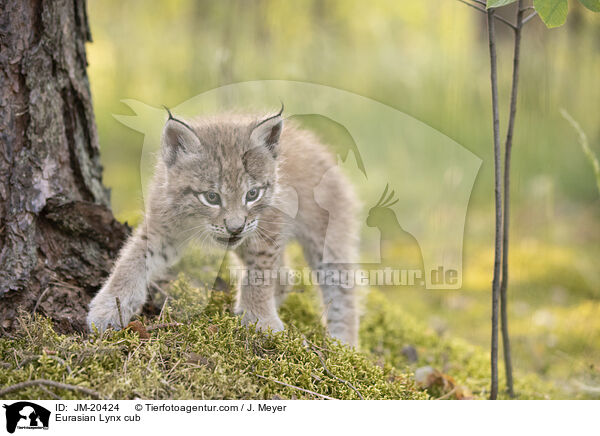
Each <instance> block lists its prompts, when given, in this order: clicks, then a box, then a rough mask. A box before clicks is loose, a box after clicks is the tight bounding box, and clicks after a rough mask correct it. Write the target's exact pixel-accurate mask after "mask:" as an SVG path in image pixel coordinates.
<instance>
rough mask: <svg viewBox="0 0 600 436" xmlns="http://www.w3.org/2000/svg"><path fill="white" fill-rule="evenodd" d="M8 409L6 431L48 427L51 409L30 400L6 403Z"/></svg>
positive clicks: (45, 428)
mask: <svg viewBox="0 0 600 436" xmlns="http://www.w3.org/2000/svg"><path fill="white" fill-rule="evenodd" d="M4 408H5V409H6V431H8V432H9V433H14V432H15V430H16V429H17V428H19V429H31V430H33V429H44V430H47V429H48V424H49V422H50V411H49V410H47V409H45V408H43V407H42V406H38V405H37V404H35V403H30V402H29V401H19V402H17V403H13V404H10V405H6V404H5V405H4Z"/></svg>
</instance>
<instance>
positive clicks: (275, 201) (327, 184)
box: [88, 113, 358, 345]
mask: <svg viewBox="0 0 600 436" xmlns="http://www.w3.org/2000/svg"><path fill="white" fill-rule="evenodd" d="M253 189H256V190H259V191H260V192H259V193H258V194H257V193H256V192H254V191H252V190H253ZM149 193H150V194H149V196H148V201H147V208H146V214H145V219H144V222H143V223H142V224H141V225H140V226H139V227H138V228H137V229H136V231H135V232H134V234H133V235H132V236H131V237H130V238H129V240H128V241H127V243H126V245H125V247H124V248H123V249H122V251H121V253H120V255H119V258H118V260H117V262H116V264H115V267H114V270H113V271H112V273H111V275H110V277H109V278H108V280H107V282H106V283H105V285H104V286H103V288H102V289H101V290H100V292H99V293H98V294H97V295H96V297H95V298H94V299H93V300H92V302H91V304H90V311H89V314H88V324H89V325H90V327H91V326H92V324H94V325H95V326H96V327H97V328H99V329H100V330H104V329H106V328H107V327H108V325H112V326H113V327H115V328H119V326H120V319H119V313H118V310H117V307H116V303H115V297H119V299H120V303H121V312H122V318H123V322H124V323H127V322H128V321H129V319H130V318H131V317H132V316H133V315H134V314H135V313H136V312H138V311H139V309H140V308H141V306H142V305H143V303H144V301H145V299H146V292H147V291H146V289H147V286H148V283H149V281H150V280H153V279H155V278H156V277H160V276H161V275H162V274H164V273H165V271H166V269H167V268H168V267H169V265H171V264H172V263H173V262H175V261H176V260H177V258H178V257H179V255H180V253H181V250H182V249H183V248H184V247H185V245H186V244H187V243H188V242H190V241H192V240H197V241H200V242H201V243H203V245H204V243H210V245H216V246H220V247H221V248H226V249H229V250H231V251H233V252H234V253H235V254H236V255H237V257H238V258H239V260H240V261H241V262H243V264H244V265H245V266H246V268H247V270H248V271H247V274H248V275H251V274H267V273H269V272H270V271H274V270H275V271H276V270H279V268H281V267H283V266H284V262H283V251H284V248H285V245H286V244H287V243H288V242H289V241H290V240H292V239H295V240H297V241H298V242H299V243H300V244H301V246H302V248H303V250H304V255H305V258H306V260H307V262H308V264H309V266H310V267H311V268H312V269H313V270H316V271H331V270H335V269H339V268H342V267H343V268H347V265H344V264H343V263H342V262H346V261H347V259H354V258H355V256H356V251H357V245H358V237H357V234H358V231H357V223H356V221H355V215H356V199H355V195H354V193H353V191H352V189H351V186H350V184H349V182H348V181H347V180H346V179H345V178H344V176H343V175H342V173H341V172H340V170H339V168H338V167H337V165H336V162H335V160H334V157H333V156H332V155H331V154H330V153H329V152H328V151H327V149H326V148H325V147H324V146H323V145H322V144H321V143H320V142H319V141H318V139H317V138H316V137H315V136H314V135H313V134H311V133H310V132H308V131H306V130H302V129H300V128H298V127H297V126H295V125H294V124H293V123H291V122H288V121H286V123H285V128H284V122H283V119H282V117H281V113H279V114H277V115H275V116H271V117H266V118H265V117H262V118H259V117H253V116H243V115H233V114H227V115H223V116H219V117H212V118H203V119H197V120H190V121H184V120H179V119H176V118H174V117H172V116H171V115H170V116H169V119H168V121H167V123H166V125H165V128H164V130H163V135H162V146H161V158H160V159H159V160H158V163H157V166H156V171H155V175H154V179H153V181H152V184H151V187H150V191H149ZM315 193H318V195H316V194H315ZM213 194H217V195H218V198H219V203H218V204H213V203H212V202H213V201H216V200H215V199H216V197H215V196H214V195H213ZM251 194H252V195H251ZM254 194H257V199H256V200H255V201H251V202H249V201H248V199H250V198H254ZM290 211H291V212H290ZM333 216H335V219H334V220H333V219H330V217H333ZM321 290H322V295H323V303H324V308H325V311H326V318H327V323H328V329H329V332H330V333H331V334H332V335H333V336H334V337H337V338H339V339H340V340H342V341H343V342H346V343H348V344H351V345H357V330H358V317H357V311H356V302H355V293H354V290H353V289H352V288H345V287H342V286H340V284H339V283H328V284H327V285H326V286H325V285H324V286H321ZM284 293H285V289H284V286H282V285H281V284H280V282H279V280H273V281H270V282H267V281H265V282H264V283H263V284H254V283H252V282H251V281H248V283H245V284H242V285H241V286H240V289H239V290H238V298H237V304H236V312H237V313H239V314H240V315H241V316H242V320H243V322H244V323H245V324H248V323H256V324H257V327H258V328H261V329H269V328H270V329H272V330H273V331H280V330H282V329H283V328H284V326H283V324H282V322H281V320H280V319H279V316H278V314H277V308H278V305H279V304H280V303H281V301H282V300H283V297H284Z"/></svg>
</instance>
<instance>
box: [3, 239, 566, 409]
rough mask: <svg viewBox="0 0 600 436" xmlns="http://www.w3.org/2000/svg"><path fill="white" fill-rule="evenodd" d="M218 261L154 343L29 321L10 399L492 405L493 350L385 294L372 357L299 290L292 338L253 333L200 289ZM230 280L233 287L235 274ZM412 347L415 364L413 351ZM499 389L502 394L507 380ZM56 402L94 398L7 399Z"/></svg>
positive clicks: (524, 388)
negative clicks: (433, 325) (432, 376)
mask: <svg viewBox="0 0 600 436" xmlns="http://www.w3.org/2000/svg"><path fill="white" fill-rule="evenodd" d="M296 254H297V253H296ZM296 254H295V253H294V250H293V249H292V250H291V257H292V258H293V259H294V260H295V261H296V263H298V262H300V261H299V260H298V257H297V256H296ZM213 261H214V259H213V260H209V261H207V259H206V258H202V256H199V255H198V254H197V253H194V252H192V253H191V255H189V256H186V257H185V258H184V260H183V261H182V262H181V263H180V264H179V265H178V266H177V268H176V270H179V271H180V273H179V277H178V278H177V279H176V280H174V281H173V282H171V284H170V285H169V286H168V288H167V291H168V294H169V298H168V300H167V302H166V304H164V308H163V312H162V314H161V317H160V319H158V318H154V319H146V318H142V319H141V321H142V323H143V324H144V325H146V326H150V325H157V324H161V323H162V324H165V323H175V322H177V323H180V325H177V326H171V327H162V328H157V329H154V330H151V329H149V330H150V331H149V332H148V333H149V336H150V337H149V338H148V339H142V338H140V335H139V334H138V333H137V332H136V331H134V330H132V329H125V330H121V331H112V330H110V331H108V332H105V333H104V334H102V335H100V334H98V333H94V334H90V335H88V336H84V335H60V334H57V333H56V332H55V331H54V330H53V328H52V324H51V322H50V320H48V319H45V318H43V317H41V316H39V315H38V316H35V317H32V316H31V315H29V314H26V313H23V314H22V315H21V317H20V327H19V329H18V331H17V332H16V333H15V337H14V338H1V339H0V366H1V371H0V390H1V389H2V388H4V387H6V386H10V385H14V384H16V383H19V382H23V381H27V380H35V379H47V380H54V381H57V382H61V383H67V384H70V385H77V386H84V387H87V388H89V389H92V390H94V391H96V392H98V393H99V394H100V395H101V396H102V397H105V398H111V399H133V398H145V399H192V398H194V399H273V398H283V399H288V398H299V399H314V398H322V397H321V396H327V397H332V398H338V399H359V398H360V397H362V398H365V399H428V398H437V397H440V396H444V397H445V398H456V397H461V396H462V397H466V398H476V399H483V398H486V397H487V396H488V393H489V392H488V389H489V355H488V352H487V350H484V349H482V348H480V347H477V346H475V345H472V344H469V343H467V342H465V341H463V340H461V339H458V338H455V337H451V336H447V335H441V336H440V335H439V334H438V333H436V332H435V331H433V330H432V329H430V328H428V327H427V326H426V324H425V323H424V322H422V321H420V320H417V319H416V318H415V317H414V316H412V315H410V314H408V313H407V312H405V311H404V310H403V309H402V306H400V305H398V304H394V303H393V302H392V301H393V299H390V298H389V296H388V295H386V294H385V293H383V292H382V291H380V290H377V289H370V290H369V292H368V293H366V294H365V295H364V297H363V298H362V304H361V313H362V316H361V328H360V344H361V347H360V350H354V349H350V348H348V347H346V346H343V345H341V344H340V343H338V342H337V341H335V340H333V339H331V338H329V337H328V336H327V335H326V334H325V329H324V327H323V325H322V322H321V319H322V311H323V309H322V307H321V304H320V302H319V297H318V293H317V292H316V290H315V289H312V288H310V287H307V288H302V289H300V288H296V289H292V290H291V292H290V294H289V295H288V297H287V299H286V301H285V302H284V304H283V306H282V307H281V308H280V315H281V318H282V320H283V321H284V323H285V324H286V327H287V328H286V330H285V331H284V332H282V333H278V334H269V333H263V332H259V331H255V330H254V329H253V328H252V327H250V328H247V327H244V326H242V325H241V324H240V320H239V318H238V317H237V316H235V315H233V314H232V312H231V306H232V302H233V295H232V293H230V292H223V291H215V290H210V289H209V288H208V287H206V286H204V285H202V284H201V283H207V282H210V277H208V275H210V274H211V271H214V268H207V267H206V265H207V263H209V264H210V263H211V262H213ZM181 271H185V272H186V273H183V272H181ZM221 274H222V275H223V276H224V277H226V275H227V274H226V270H224V269H222V270H221ZM157 295H158V294H157ZM157 295H155V296H154V297H155V298H158V297H157ZM407 346H408V347H410V348H413V349H414V351H416V356H415V355H414V354H413V356H407V355H406V352H403V351H402V350H403V348H406V347H407ZM425 366H431V367H433V368H435V369H437V370H439V371H440V372H441V373H443V374H445V376H446V375H447V376H448V377H449V378H451V379H452V381H453V382H454V383H455V384H456V385H457V386H460V387H461V392H462V394H461V395H460V396H459V395H457V394H456V393H454V394H453V393H452V392H450V394H449V395H447V394H448V392H447V391H444V389H442V388H440V387H439V386H432V387H430V388H429V390H428V391H425V390H423V389H420V388H419V387H417V386H416V385H415V382H414V381H413V380H414V376H413V373H414V372H415V371H416V370H417V369H418V368H422V367H425ZM500 382H501V386H502V385H503V380H502V378H501V380H500ZM284 384H288V385H291V386H294V387H288V386H285V385H284ZM298 388H300V389H303V390H300V389H298ZM515 388H516V391H517V392H518V393H519V398H553V397H557V396H560V394H559V393H558V392H557V391H556V390H555V389H554V388H553V387H551V386H549V385H548V384H546V383H544V382H542V381H541V380H540V379H539V378H538V377H537V376H534V375H527V374H517V376H516V386H515ZM307 391H310V392H307ZM311 392H312V393H311ZM54 395H58V396H60V397H61V398H64V399H75V398H87V397H86V394H84V393H80V392H76V391H69V390H63V389H56V388H43V387H39V386H33V387H29V388H26V389H21V390H18V391H14V392H11V393H9V394H7V395H5V397H10V398H15V399H17V398H18V399H51V398H53V396H54ZM501 397H502V394H501Z"/></svg>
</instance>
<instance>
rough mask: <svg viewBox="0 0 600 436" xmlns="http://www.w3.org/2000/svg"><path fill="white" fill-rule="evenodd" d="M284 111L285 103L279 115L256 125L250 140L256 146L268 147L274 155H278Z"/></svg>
mask: <svg viewBox="0 0 600 436" xmlns="http://www.w3.org/2000/svg"><path fill="white" fill-rule="evenodd" d="M282 112H283V104H282V105H281V110H280V111H279V113H278V114H277V115H273V116H272V117H269V118H267V119H265V120H262V121H261V122H260V123H258V124H257V125H256V127H254V129H253V130H252V133H251V134H250V140H251V141H252V143H253V144H254V145H255V146H263V147H266V148H267V149H268V150H269V151H270V152H271V154H272V155H273V157H277V143H278V142H279V136H280V135H281V130H282V129H283V119H282V118H281V113H282Z"/></svg>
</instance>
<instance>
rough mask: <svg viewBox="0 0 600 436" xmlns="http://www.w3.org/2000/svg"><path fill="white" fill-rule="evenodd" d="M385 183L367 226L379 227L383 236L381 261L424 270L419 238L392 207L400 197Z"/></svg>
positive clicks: (402, 267)
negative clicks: (408, 228) (410, 231)
mask: <svg viewBox="0 0 600 436" xmlns="http://www.w3.org/2000/svg"><path fill="white" fill-rule="evenodd" d="M388 191H389V184H387V185H385V189H384V190H383V194H381V197H380V198H379V201H377V204H375V206H373V207H372V208H371V209H370V210H369V215H368V217H367V223H366V224H367V226H369V227H377V229H378V230H379V233H380V237H381V243H380V250H381V263H382V265H385V266H394V267H395V268H400V269H406V270H409V269H410V270H418V271H423V255H422V253H421V247H420V245H419V243H418V242H417V239H416V238H415V237H414V236H413V235H411V234H410V233H409V232H407V231H406V230H404V229H403V228H402V226H401V225H400V222H399V221H398V216H397V215H396V212H394V210H393V209H392V206H394V205H395V204H396V203H398V201H400V200H399V198H397V197H396V192H395V191H394V190H392V191H391V192H388Z"/></svg>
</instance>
